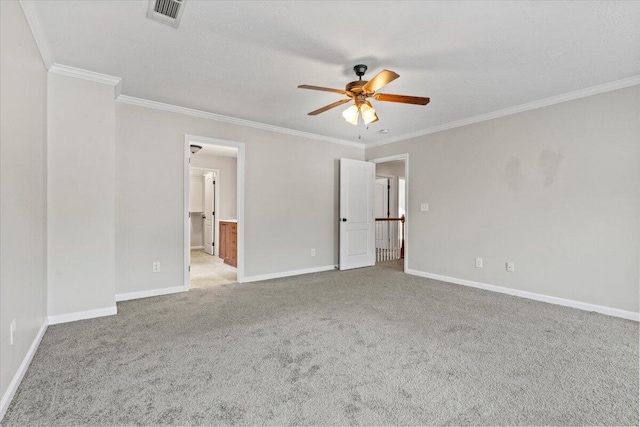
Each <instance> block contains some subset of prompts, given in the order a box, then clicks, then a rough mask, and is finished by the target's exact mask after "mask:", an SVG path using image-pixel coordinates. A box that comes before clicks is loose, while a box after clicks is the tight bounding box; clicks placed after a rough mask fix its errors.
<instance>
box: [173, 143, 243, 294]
mask: <svg viewBox="0 0 640 427" xmlns="http://www.w3.org/2000/svg"><path fill="white" fill-rule="evenodd" d="M184 153H185V154H184V159H185V160H184V168H185V169H184V170H185V174H184V177H185V178H184V194H185V197H184V206H185V208H184V213H185V215H184V217H185V227H184V268H185V270H184V271H185V274H184V288H185V290H189V289H190V288H192V287H193V288H201V287H209V286H217V285H224V284H228V283H235V282H242V281H243V280H244V239H243V237H244V221H243V219H244V144H243V143H238V142H232V141H224V140H218V139H214V138H206V137H198V136H193V135H185V140H184ZM227 225H228V226H229V227H227ZM221 230H224V231H225V232H224V236H223V235H222V233H221ZM231 230H233V232H234V233H235V234H233V238H228V235H229V233H228V231H231ZM229 245H233V248H230V247H227V246H229ZM225 254H226V255H225ZM230 254H233V259H230V257H231V255H230Z"/></svg>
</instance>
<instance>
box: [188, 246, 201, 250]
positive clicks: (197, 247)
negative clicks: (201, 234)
mask: <svg viewBox="0 0 640 427" xmlns="http://www.w3.org/2000/svg"><path fill="white" fill-rule="evenodd" d="M198 249H204V246H191V250H192V251H194V250H198Z"/></svg>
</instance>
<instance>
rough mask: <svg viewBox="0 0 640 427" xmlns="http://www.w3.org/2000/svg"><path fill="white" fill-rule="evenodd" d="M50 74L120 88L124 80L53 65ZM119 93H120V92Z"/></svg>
mask: <svg viewBox="0 0 640 427" xmlns="http://www.w3.org/2000/svg"><path fill="white" fill-rule="evenodd" d="M49 72H50V73H54V74H60V75H62V76H67V77H75V78H77V79H83V80H89V81H91V82H95V83H102V84H105V85H110V86H114V87H119V86H120V83H121V82H122V79H121V78H120V77H114V76H109V75H107V74H100V73H96V72H94V71H87V70H83V69H81V68H75V67H69V66H68V65H62V64H53V65H52V66H51V68H49ZM118 92H119V91H118Z"/></svg>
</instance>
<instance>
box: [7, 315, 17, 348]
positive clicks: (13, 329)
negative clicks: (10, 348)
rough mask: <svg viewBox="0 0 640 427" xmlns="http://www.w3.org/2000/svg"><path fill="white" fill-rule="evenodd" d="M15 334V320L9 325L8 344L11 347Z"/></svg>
mask: <svg viewBox="0 0 640 427" xmlns="http://www.w3.org/2000/svg"><path fill="white" fill-rule="evenodd" d="M15 333H16V319H13V320H12V321H11V323H10V324H9V343H10V344H11V345H13V335H14V334H15Z"/></svg>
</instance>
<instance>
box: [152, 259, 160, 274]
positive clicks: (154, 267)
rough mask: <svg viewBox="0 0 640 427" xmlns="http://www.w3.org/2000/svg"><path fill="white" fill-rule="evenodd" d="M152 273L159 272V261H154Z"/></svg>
mask: <svg viewBox="0 0 640 427" xmlns="http://www.w3.org/2000/svg"><path fill="white" fill-rule="evenodd" d="M153 272H154V273H159V272H160V261H156V262H154V263H153Z"/></svg>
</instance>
